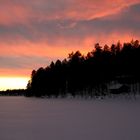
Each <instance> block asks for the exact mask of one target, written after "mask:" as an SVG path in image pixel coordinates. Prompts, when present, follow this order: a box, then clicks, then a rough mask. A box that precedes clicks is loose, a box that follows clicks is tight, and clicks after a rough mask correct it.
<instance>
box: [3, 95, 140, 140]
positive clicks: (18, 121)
mask: <svg viewBox="0 0 140 140" xmlns="http://www.w3.org/2000/svg"><path fill="white" fill-rule="evenodd" d="M0 140H140V99H137V100H134V99H129V100H127V99H104V100H99V99H95V100H93V99H92V100H84V99H37V98H25V97H0Z"/></svg>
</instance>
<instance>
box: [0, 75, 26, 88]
mask: <svg viewBox="0 0 140 140" xmlns="http://www.w3.org/2000/svg"><path fill="white" fill-rule="evenodd" d="M28 80H29V78H25V77H0V90H7V89H25V88H26V86H27V83H28Z"/></svg>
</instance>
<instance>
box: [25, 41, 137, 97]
mask: <svg viewBox="0 0 140 140" xmlns="http://www.w3.org/2000/svg"><path fill="white" fill-rule="evenodd" d="M111 83H115V84H116V85H118V84H120V85H121V86H120V87H119V88H118V89H117V88H116V89H115V88H112V89H110V88H109V85H110V84H111ZM137 83H140V43H139V41H138V40H135V41H134V40H132V41H130V42H127V43H123V44H121V43H120V42H118V43H116V44H112V45H110V46H108V45H104V46H101V45H100V44H99V43H96V44H95V45H94V47H93V50H92V51H91V52H88V53H87V55H86V56H84V55H82V54H81V53H80V51H76V52H71V53H70V54H68V57H67V58H65V59H64V60H57V61H56V62H51V63H50V64H49V65H48V66H47V67H45V68H43V67H41V68H39V69H38V70H33V71H32V73H31V78H30V80H29V82H28V85H27V93H26V96H36V97H43V96H45V97H48V98H49V97H59V96H61V97H66V96H68V95H70V96H72V97H75V96H79V95H80V96H82V97H83V96H87V97H94V96H101V95H103V96H105V95H108V94H125V93H128V92H132V89H133V92H134V91H136V90H137V89H136V87H135V86H134V85H136V84H137ZM131 85H133V86H131ZM132 87H133V88H132Z"/></svg>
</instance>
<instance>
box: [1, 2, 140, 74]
mask: <svg viewBox="0 0 140 140" xmlns="http://www.w3.org/2000/svg"><path fill="white" fill-rule="evenodd" d="M0 10H1V11H2V12H1V13H0V47H1V49H0V68H1V69H2V68H3V69H7V71H8V69H10V68H11V69H13V68H14V69H16V68H17V69H26V70H27V69H28V71H29V70H30V71H31V70H32V69H33V68H36V67H39V66H41V65H42V66H46V65H47V64H49V62H50V61H51V60H56V59H57V58H60V59H63V58H64V57H67V54H68V53H70V52H71V51H76V50H80V51H82V52H83V53H86V52H87V51H90V50H92V49H93V45H94V43H96V42H101V43H102V44H105V43H114V41H118V40H122V41H129V40H131V39H132V38H134V39H139V37H140V15H139V13H140V0H133V1H132V0H125V1H124V0H117V1H111V0H98V1H97V0H86V1H85V0H76V1H75V0H39V1H38V0H28V1H23V0H20V1H19V0H12V1H11V0H1V5H0ZM7 55H8V56H7ZM35 64H40V65H35ZM1 73H3V72H1V71H0V75H1Z"/></svg>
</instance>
